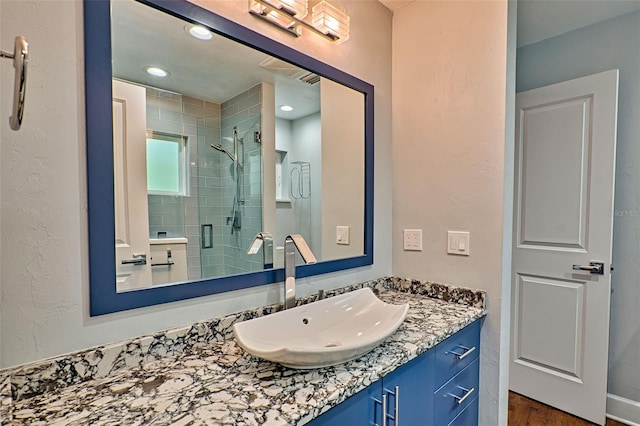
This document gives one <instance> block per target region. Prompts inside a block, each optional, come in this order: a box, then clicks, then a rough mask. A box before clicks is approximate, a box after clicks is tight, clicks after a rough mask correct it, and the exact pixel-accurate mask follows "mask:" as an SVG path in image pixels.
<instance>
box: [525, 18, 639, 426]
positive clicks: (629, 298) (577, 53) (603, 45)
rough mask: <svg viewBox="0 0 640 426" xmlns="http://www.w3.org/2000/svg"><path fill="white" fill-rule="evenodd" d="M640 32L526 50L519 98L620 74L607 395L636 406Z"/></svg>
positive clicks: (596, 34)
mask: <svg viewBox="0 0 640 426" xmlns="http://www.w3.org/2000/svg"><path fill="white" fill-rule="evenodd" d="M639 33H640V13H638V12H636V13H633V14H630V15H626V16H622V17H619V18H615V19H611V20H608V21H604V22H601V23H598V24H594V25H591V26H588V27H585V28H582V29H579V30H576V31H572V32H570V33H567V34H564V35H561V36H557V37H554V38H552V39H549V40H545V41H542V42H539V43H536V44H533V45H530V46H527V47H523V48H520V49H518V58H517V61H518V69H517V90H518V91H519V92H520V91H523V90H528V89H532V88H536V87H542V86H545V85H548V84H552V83H556V82H559V81H564V80H569V79H572V78H577V77H582V76H585V75H589V74H595V73H598V72H602V71H606V70H609V69H613V68H618V69H620V86H619V91H618V145H617V159H616V191H615V202H614V205H615V216H614V222H613V244H614V246H613V264H614V265H615V272H614V273H613V274H611V278H612V287H613V294H612V295H611V326H610V330H611V331H610V344H609V384H608V388H609V389H608V391H609V393H612V394H615V395H618V396H621V397H623V398H627V399H630V400H633V401H640V317H639V316H638V315H637V312H638V306H640V285H639V284H638V276H640V263H638V259H639V258H640V186H639V185H638V177H639V176H640V144H638V138H639V137H640V120H638V112H639V111H640V56H639V54H638V52H640V37H639V36H638V34H639ZM613 46H615V48H612V47H613ZM638 418H640V414H639V415H638Z"/></svg>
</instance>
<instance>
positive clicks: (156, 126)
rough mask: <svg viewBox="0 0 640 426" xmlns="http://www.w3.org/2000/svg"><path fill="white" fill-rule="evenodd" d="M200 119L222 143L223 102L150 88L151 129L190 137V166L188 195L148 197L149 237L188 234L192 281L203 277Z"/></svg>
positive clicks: (213, 136) (209, 134)
mask: <svg viewBox="0 0 640 426" xmlns="http://www.w3.org/2000/svg"><path fill="white" fill-rule="evenodd" d="M199 120H202V122H203V128H204V129H206V134H207V136H208V140H210V141H211V142H210V143H218V142H219V140H220V105H219V104H214V103H211V102H207V101H204V100H202V99H196V98H191V97H189V96H184V95H179V94H175V93H170V92H165V91H162V90H156V89H150V88H148V89H147V128H148V129H150V130H155V131H159V132H164V133H170V134H174V135H183V136H187V137H188V150H189V165H190V166H189V176H190V178H189V195H188V196H184V197H183V196H167V195H149V196H148V199H149V236H150V237H151V238H157V236H158V232H166V233H167V237H187V239H188V241H189V242H188V244H187V264H188V265H189V268H188V271H187V274H188V278H189V279H190V280H191V279H198V278H201V277H202V275H201V259H200V223H199V212H198V199H199V190H200V186H201V185H202V184H203V183H204V182H203V179H202V178H199V177H198V176H199V171H198V161H199V160H198V159H199V158H200V155H199V151H203V148H202V147H201V146H199V144H198V141H199V138H198V122H199ZM216 138H217V139H216ZM207 146H208V145H207ZM209 150H211V148H209ZM204 152H207V150H204Z"/></svg>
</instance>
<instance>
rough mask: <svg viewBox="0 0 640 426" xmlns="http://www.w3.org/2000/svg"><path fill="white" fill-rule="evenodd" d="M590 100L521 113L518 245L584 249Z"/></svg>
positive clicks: (556, 103) (553, 105) (564, 103)
mask: <svg viewBox="0 0 640 426" xmlns="http://www.w3.org/2000/svg"><path fill="white" fill-rule="evenodd" d="M591 99H592V98H591V97H586V98H580V99H571V100H567V101H561V102H554V103H552V104H543V105H534V106H531V107H528V108H526V109H523V110H522V112H521V121H522V124H521V125H522V136H521V142H522V197H521V205H520V208H519V212H520V215H518V217H517V219H518V221H519V224H520V227H519V228H520V244H531V245H542V246H556V247H565V248H585V247H584V244H585V234H586V222H587V218H586V217H585V216H586V213H587V197H586V195H587V194H588V193H589V151H590V142H591V138H590V133H589V125H590V117H591V113H590V111H591ZM558 176H562V177H563V179H558Z"/></svg>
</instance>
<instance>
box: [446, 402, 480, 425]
mask: <svg viewBox="0 0 640 426" xmlns="http://www.w3.org/2000/svg"><path fill="white" fill-rule="evenodd" d="M477 424H478V397H477V396H476V397H475V398H474V400H473V401H471V402H470V403H469V405H467V406H466V408H465V409H464V410H462V413H460V414H458V417H456V418H455V419H453V421H452V422H451V423H449V425H448V426H474V425H477Z"/></svg>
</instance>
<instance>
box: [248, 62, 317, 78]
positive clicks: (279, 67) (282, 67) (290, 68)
mask: <svg viewBox="0 0 640 426" xmlns="http://www.w3.org/2000/svg"><path fill="white" fill-rule="evenodd" d="M259 65H260V66H261V67H262V68H264V69H266V70H269V71H271V72H273V73H276V74H280V75H286V76H287V77H292V78H300V77H301V76H303V75H306V74H308V73H309V71H307V70H303V69H302V68H300V67H297V66H295V65H293V64H290V63H289V62H286V61H283V60H281V59H277V58H267V59H265V60H264V61H262V62H260V64H259Z"/></svg>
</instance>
